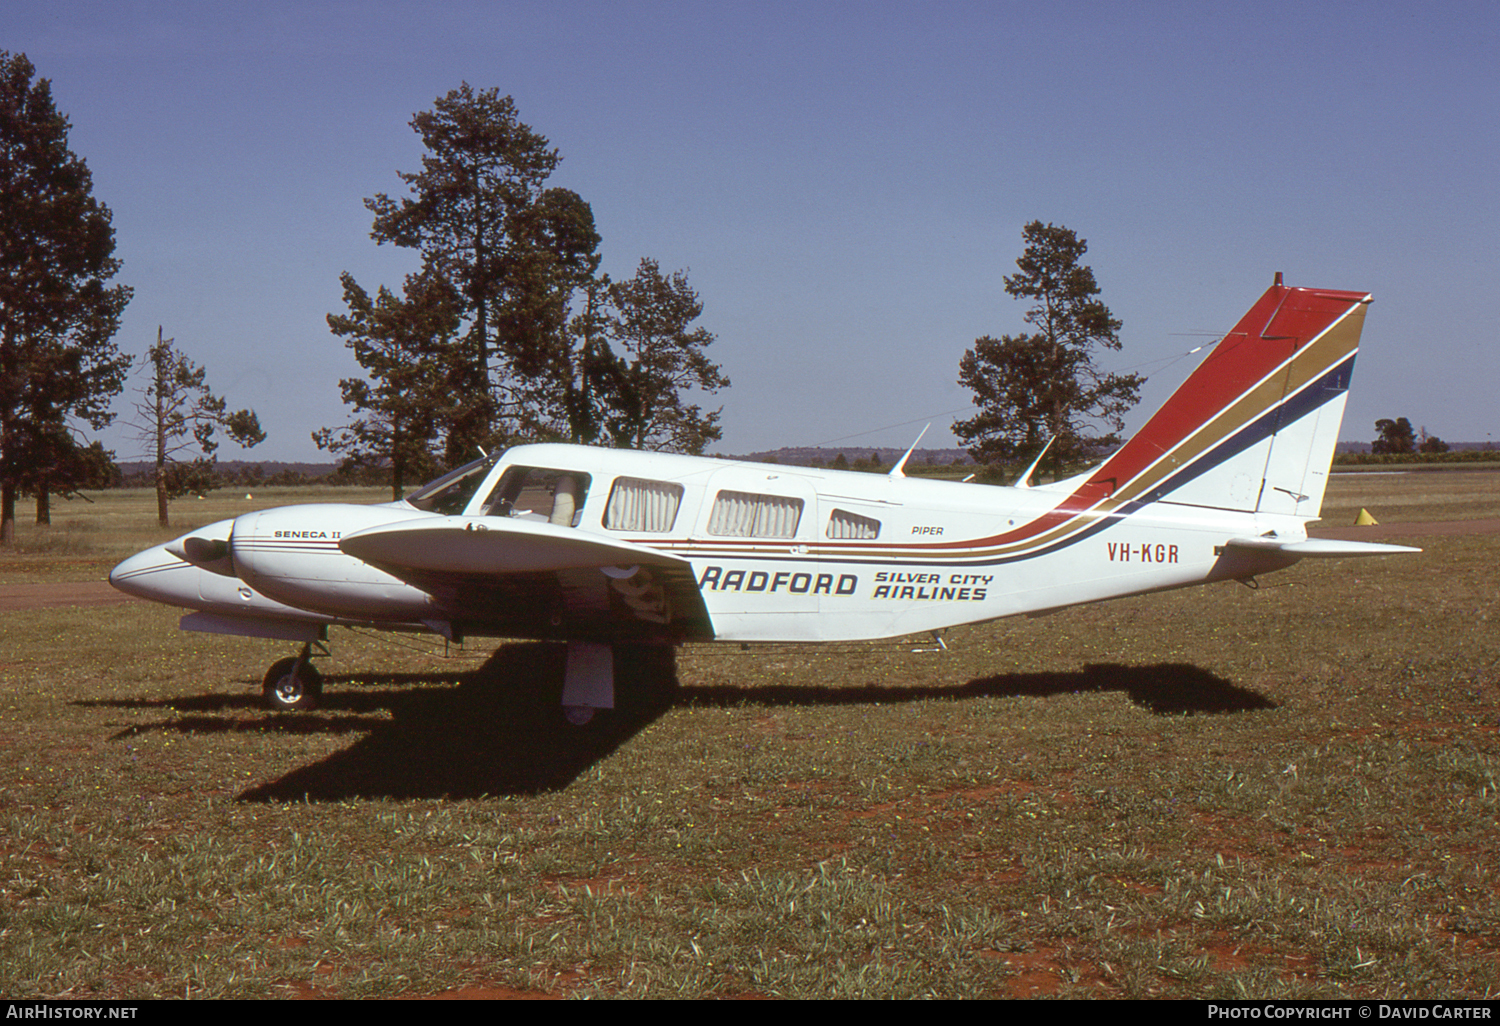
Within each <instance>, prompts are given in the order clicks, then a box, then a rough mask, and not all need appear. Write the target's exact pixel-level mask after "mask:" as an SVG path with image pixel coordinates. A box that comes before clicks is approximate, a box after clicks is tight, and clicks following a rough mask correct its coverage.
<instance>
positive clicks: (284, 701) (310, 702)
mask: <svg viewBox="0 0 1500 1026" xmlns="http://www.w3.org/2000/svg"><path fill="white" fill-rule="evenodd" d="M261 687H262V691H263V692H264V694H265V696H266V704H267V705H269V706H270V707H271V708H272V709H276V710H279V711H286V712H305V711H306V710H308V709H316V708H317V707H318V699H319V698H321V697H322V696H323V675H322V674H321V673H319V672H318V669H317V667H315V666H313V664H312V646H311V645H303V646H302V653H301V654H300V655H298V656H295V657H291V656H288V657H287V658H286V659H278V660H276V662H274V663H272V664H271V668H270V669H269V670H267V671H266V678H265V681H264V682H263V683H262V686H261Z"/></svg>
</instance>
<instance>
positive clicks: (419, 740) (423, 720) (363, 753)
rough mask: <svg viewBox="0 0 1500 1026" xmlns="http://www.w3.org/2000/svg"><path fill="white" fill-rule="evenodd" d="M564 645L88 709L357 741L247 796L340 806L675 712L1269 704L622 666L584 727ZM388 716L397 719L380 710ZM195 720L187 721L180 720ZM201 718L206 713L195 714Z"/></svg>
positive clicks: (1176, 694) (556, 758) (1016, 685)
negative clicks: (703, 676)
mask: <svg viewBox="0 0 1500 1026" xmlns="http://www.w3.org/2000/svg"><path fill="white" fill-rule="evenodd" d="M564 651H565V650H564V648H563V647H562V646H560V645H548V644H542V643H521V644H508V645H503V646H501V647H500V648H499V649H497V650H496V652H495V654H494V655H493V656H491V658H490V659H489V661H488V662H486V663H485V664H484V665H483V666H481V667H479V668H478V669H476V670H472V671H469V672H467V673H462V674H446V675H437V674H391V675H386V676H381V677H376V678H374V679H373V680H371V679H369V678H349V679H345V680H341V679H340V678H338V677H332V678H329V680H328V682H329V683H331V684H335V685H338V684H340V683H353V682H354V681H355V680H358V681H361V682H365V681H368V683H365V685H364V687H363V688H362V689H361V690H358V691H355V690H349V689H347V688H337V687H335V689H333V690H331V691H326V692H325V693H324V696H323V703H322V708H321V709H320V710H319V711H317V712H310V713H289V714H284V715H278V716H273V717H265V716H257V717H255V718H253V719H244V720H239V719H226V718H224V717H222V716H213V715H208V714H210V713H214V712H224V711H227V710H236V709H245V710H247V711H248V710H251V709H255V708H259V707H260V702H259V698H258V696H252V695H243V696H230V695H203V696H193V697H185V698H175V699H153V700H136V701H130V702H122V701H109V702H91V703H85V704H90V705H130V706H133V707H137V708H141V707H160V708H170V709H171V710H172V711H173V712H174V714H175V715H174V716H173V717H172V719H170V720H168V721H164V722H162V723H159V724H150V725H138V726H134V727H131V728H130V729H129V730H127V731H124V732H122V733H121V734H118V735H116V739H117V740H120V739H124V738H126V737H129V736H133V735H136V734H140V733H143V732H147V731H156V730H162V731H172V732H175V733H194V734H209V733H229V732H237V731H244V732H250V731H254V732H283V733H288V734H308V733H327V734H345V733H362V734H364V737H362V738H361V739H359V740H357V741H355V742H354V743H353V744H351V745H350V746H349V747H348V748H346V749H343V750H342V751H339V752H336V753H334V754H332V755H330V756H328V757H327V758H325V759H322V760H320V761H318V762H316V763H313V764H311V765H308V766H303V767H300V768H298V769H295V770H293V771H292V772H290V773H288V774H286V775H285V776H283V777H281V778H280V779H277V780H273V781H270V782H267V783H265V784H261V785H258V786H256V787H253V788H250V789H248V790H246V791H244V792H242V793H241V794H240V795H239V798H240V800H242V801H304V800H306V801H341V800H345V799H349V798H398V799H399V798H455V799H458V798H477V797H480V796H484V795H521V794H534V793H538V792H544V791H550V790H557V789H560V788H563V787H566V786H568V785H569V784H570V783H572V782H573V781H574V780H575V779H577V777H578V776H579V775H580V774H582V773H584V772H586V771H587V770H588V769H589V768H590V767H591V766H593V765H595V764H597V763H598V762H600V761H601V760H603V759H604V758H606V757H608V756H609V754H610V753H612V752H613V751H614V750H615V749H617V748H619V747H620V746H621V745H622V744H624V743H625V742H626V741H628V740H629V739H630V738H631V737H633V736H634V735H635V734H637V733H639V732H640V731H641V730H643V729H644V728H645V727H647V726H648V725H649V724H650V723H652V722H653V721H654V720H656V719H657V718H658V717H659V716H660V715H661V714H662V713H663V712H665V711H666V710H667V709H669V708H671V707H673V706H699V707H734V706H764V707H815V706H830V705H867V704H873V703H881V704H890V703H895V702H918V701H931V700H934V699H936V700H950V701H961V700H965V699H973V698H981V697H994V698H1010V697H1023V696H1025V697H1043V698H1044V697H1049V696H1055V695H1068V694H1091V693H1109V692H1122V693H1124V694H1126V695H1127V696H1129V698H1130V700H1131V701H1133V702H1135V703H1136V704H1138V705H1141V706H1143V707H1145V708H1147V709H1149V710H1151V711H1153V712H1156V713H1160V714H1187V713H1201V714H1210V713H1219V714H1222V713H1234V712H1246V711H1251V710H1256V709H1269V708H1274V703H1273V702H1271V701H1270V700H1268V699H1266V698H1265V697H1264V696H1262V695H1259V694H1257V693H1255V692H1253V691H1249V690H1246V689H1244V688H1241V687H1238V686H1237V685H1235V684H1233V683H1231V682H1229V681H1227V680H1225V679H1224V678H1222V677H1218V676H1216V675H1214V674H1212V673H1210V672H1208V671H1207V670H1203V669H1201V668H1199V667H1196V666H1192V665H1187V664H1157V665H1152V666H1121V665H1115V664H1108V663H1099V664H1090V665H1088V666H1085V667H1084V668H1083V669H1082V670H1081V671H1077V672H1072V673H1029V674H1001V675H998V676H994V677H982V678H978V679H975V680H972V681H969V682H968V683H966V684H962V685H959V686H957V687H952V688H941V687H910V686H901V685H894V686H886V685H878V684H872V685H862V686H854V687H795V686H780V685H760V686H747V687H736V686H733V685H714V686H688V687H684V686H679V685H678V683H677V679H676V670H675V667H673V666H671V665H666V666H662V665H655V666H645V665H637V666H622V667H620V669H619V671H618V673H617V684H618V685H619V686H618V688H617V691H616V694H617V696H618V697H619V704H618V707H617V708H616V709H615V710H613V712H612V713H610V714H607V715H601V716H600V717H598V718H597V719H596V720H595V721H594V722H593V723H591V724H589V725H588V726H586V727H583V728H579V727H574V726H571V725H569V724H567V723H566V722H565V721H564V719H563V717H562V715H561V710H560V693H561V687H562V684H561V682H562V671H563V666H562V661H563V659H564V658H565V656H564ZM450 681H451V682H456V686H454V687H450V688H424V689H421V690H400V689H398V688H399V686H400V685H403V684H416V683H442V682H450ZM387 712H388V713H389V714H390V716H389V717H387V716H385V715H381V714H383V713H387ZM184 713H187V714H188V715H183V714H184ZM193 713H199V714H200V715H192V714H193Z"/></svg>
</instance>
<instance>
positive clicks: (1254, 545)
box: [1224, 538, 1422, 559]
mask: <svg viewBox="0 0 1500 1026" xmlns="http://www.w3.org/2000/svg"><path fill="white" fill-rule="evenodd" d="M1224 547H1225V548H1232V549H1252V550H1255V551H1257V552H1284V553H1286V554H1287V555H1288V556H1296V557H1297V558H1298V559H1342V558H1345V557H1349V556H1396V555H1400V554H1402V553H1405V552H1421V551H1422V550H1421V549H1414V548H1411V547H1409V546H1406V545H1384V544H1381V543H1380V542H1358V541H1338V540H1336V539H1333V538H1308V539H1307V540H1306V541H1280V540H1278V539H1276V538H1231V539H1229V541H1227V542H1225V543H1224Z"/></svg>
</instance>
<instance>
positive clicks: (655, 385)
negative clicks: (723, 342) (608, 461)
mask: <svg viewBox="0 0 1500 1026" xmlns="http://www.w3.org/2000/svg"><path fill="white" fill-rule="evenodd" d="M609 295H610V299H611V301H612V302H613V305H614V312H613V318H612V320H611V322H610V329H611V335H612V337H613V339H614V341H615V343H616V345H617V346H618V348H619V354H618V356H617V358H616V372H615V387H614V389H613V392H612V402H611V404H610V405H611V407H612V408H611V410H610V411H609V414H608V416H607V417H606V422H607V424H608V427H609V434H610V437H611V439H612V441H613V443H614V444H615V445H616V446H619V447H622V448H632V449H664V450H667V451H670V452H687V453H695V454H697V453H702V452H703V449H704V447H705V446H706V445H707V444H708V443H709V442H713V441H717V440H718V439H719V438H721V437H722V436H723V430H722V429H721V428H720V427H719V413H720V410H712V411H707V412H706V411H704V410H703V408H702V407H700V406H698V405H696V404H693V405H688V404H687V403H686V402H685V401H684V398H683V397H684V394H687V393H691V392H694V391H699V392H707V393H709V394H714V393H717V392H718V391H719V389H721V388H728V387H729V379H728V378H727V377H725V376H724V373H723V371H722V370H721V369H720V367H719V365H718V364H716V363H714V362H712V361H711V360H709V358H708V355H707V354H706V353H705V352H704V350H706V349H707V348H708V347H709V346H710V345H712V344H713V342H714V335H713V333H712V332H710V331H709V330H708V329H707V328H704V327H701V326H700V327H696V328H694V327H692V324H693V322H694V321H696V320H697V319H698V318H699V317H700V316H701V315H702V313H703V302H702V300H700V299H699V298H698V293H697V292H696V291H694V290H693V288H692V286H690V285H689V284H688V280H687V274H686V273H685V272H683V271H674V272H673V273H672V274H670V275H663V274H662V273H661V267H660V266H659V265H658V264H657V262H656V261H655V260H650V259H643V260H642V261H641V263H640V266H639V267H638V268H637V269H636V272H635V277H634V278H632V279H630V280H629V281H625V282H620V283H618V284H615V285H612V286H611V287H610V291H609ZM721 409H722V407H721Z"/></svg>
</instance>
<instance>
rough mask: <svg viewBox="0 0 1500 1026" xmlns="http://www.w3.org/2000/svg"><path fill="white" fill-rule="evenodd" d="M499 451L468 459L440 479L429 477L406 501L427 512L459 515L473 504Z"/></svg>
mask: <svg viewBox="0 0 1500 1026" xmlns="http://www.w3.org/2000/svg"><path fill="white" fill-rule="evenodd" d="M498 457H499V453H496V454H495V455H494V456H486V457H484V458H483V459H478V460H475V461H474V462H473V463H465V464H464V465H463V466H461V467H459V468H458V469H457V470H452V471H449V472H448V473H446V474H444V475H443V476H442V477H440V478H438V479H437V480H436V481H429V482H428V483H427V484H425V485H423V486H422V487H421V488H418V489H417V490H416V491H415V492H412V493H411V494H410V495H408V496H407V497H406V501H407V502H409V503H411V504H412V505H413V506H415V507H417V509H420V510H423V511H424V512H427V513H442V514H444V515H445V516H450V517H451V516H457V515H458V514H460V513H462V512H463V511H464V509H465V508H466V507H467V506H468V505H469V500H470V499H472V498H473V497H474V493H475V492H477V491H479V486H480V485H481V484H483V483H484V479H485V477H486V475H488V474H489V472H490V469H491V468H492V467H493V466H494V465H495V461H496V459H497V458H498Z"/></svg>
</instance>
